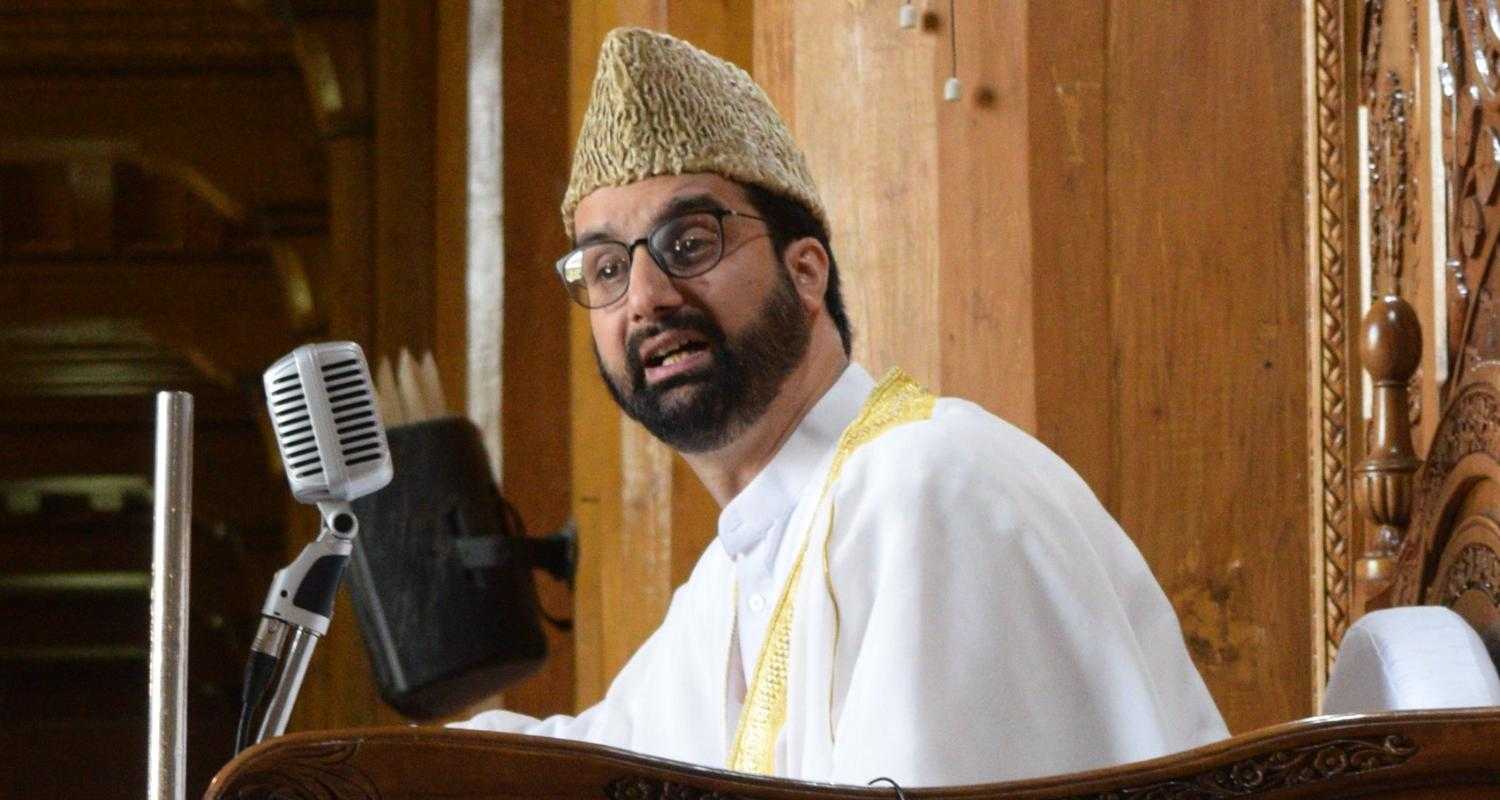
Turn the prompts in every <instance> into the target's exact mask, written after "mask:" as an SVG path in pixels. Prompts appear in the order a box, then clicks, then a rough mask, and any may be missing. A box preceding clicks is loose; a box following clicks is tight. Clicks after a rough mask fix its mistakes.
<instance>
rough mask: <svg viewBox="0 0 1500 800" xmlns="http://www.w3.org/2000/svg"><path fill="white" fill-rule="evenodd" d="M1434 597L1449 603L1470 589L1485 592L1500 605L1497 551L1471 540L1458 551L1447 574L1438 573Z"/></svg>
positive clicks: (1499, 567)
mask: <svg viewBox="0 0 1500 800" xmlns="http://www.w3.org/2000/svg"><path fill="white" fill-rule="evenodd" d="M1437 586H1438V587H1441V588H1440V589H1439V591H1440V592H1441V594H1440V595H1439V596H1438V598H1437V601H1438V602H1439V603H1441V604H1443V605H1445V606H1452V605H1453V604H1454V603H1456V602H1458V598H1460V597H1463V596H1464V595H1465V594H1467V593H1469V592H1473V591H1478V592H1482V593H1484V594H1485V595H1486V596H1488V597H1489V599H1490V602H1491V603H1493V604H1494V605H1495V606H1497V607H1500V554H1496V553H1495V551H1494V550H1491V549H1490V548H1488V547H1486V546H1484V545H1482V544H1470V545H1468V546H1467V547H1465V548H1464V549H1463V550H1460V551H1459V553H1458V558H1456V559H1455V560H1454V561H1453V565H1452V566H1451V567H1449V569H1448V574H1447V575H1446V576H1444V575H1439V576H1438V580H1437Z"/></svg>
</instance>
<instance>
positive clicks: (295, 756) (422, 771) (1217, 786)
mask: <svg viewBox="0 0 1500 800" xmlns="http://www.w3.org/2000/svg"><path fill="white" fill-rule="evenodd" d="M1497 735H1500V713H1497V712H1495V711H1493V710H1484V711H1476V710H1469V711H1445V712H1418V713H1406V714H1382V715H1374V716H1367V717H1323V718H1319V719H1314V720H1303V721H1300V722H1295V723H1291V724H1287V725H1281V726H1277V727H1274V728H1270V729H1266V730H1261V731H1256V732H1254V733H1252V734H1248V735H1244V736H1239V737H1236V738H1234V739H1231V740H1229V741H1226V742H1221V743H1218V744H1214V745H1210V746H1208V747H1203V748H1199V749H1197V750H1192V751H1189V752H1186V753H1180V754H1177V755H1175V756H1171V757H1168V758H1162V759H1155V760H1152V761H1148V762H1141V763H1138V764H1128V765H1123V766H1119V767H1114V768H1110V769H1104V770H1097V771H1093V772H1086V773H1080V774H1075V775H1059V776H1053V777H1046V778H1039V779H1033V780H1025V781H1013V782H1005V783H990V784H982V785H975V786H951V787H902V786H891V785H885V784H886V783H888V782H876V783H875V784H874V785H872V786H835V785H829V784H822V783H806V782H802V781H793V780H785V779H767V778H761V777H758V776H750V775H743V774H737V773H731V772H725V771H721V770H713V769H705V768H702V767H695V766H689V765H685V764H679V763H675V762H670V761H663V760H660V759H654V758H649V757H646V756H641V755H636V754H632V753H626V752H622V751H619V750H613V749H610V748H604V747H599V746H596V745H591V744H584V743H577V742H564V741H559V740H551V739H539V738H533V737H522V736H514V735H506V734H484V733H476V732H472V731H446V730H432V729H410V728H408V729H401V730H398V729H370V730H363V731H346V732H339V733H333V734H300V735H293V736H290V737H285V738H282V739H279V740H274V741H272V742H268V743H265V744H262V745H260V746H258V747H256V748H254V749H252V750H250V751H247V752H246V753H244V754H242V755H241V756H239V757H238V758H236V759H235V761H234V762H232V763H231V764H229V765H228V766H226V767H225V769H224V770H223V771H222V772H220V774H219V775H218V777H217V778H215V782H214V784H213V786H212V788H211V789H210V791H209V793H208V795H207V798H208V800H221V799H222V800H230V799H231V798H232V800H263V799H264V798H269V797H277V798H283V799H285V800H292V799H295V800H344V799H345V798H347V800H369V799H370V798H376V797H379V798H383V799H384V800H398V799H400V798H411V799H412V800H415V798H419V797H422V798H425V797H444V798H453V799H454V800H456V799H457V798H476V800H477V798H495V797H504V798H512V800H527V799H534V800H543V798H553V799H554V800H574V799H575V798H576V800H593V799H595V798H600V797H603V798H606V800H891V798H895V799H896V800H904V798H907V797H911V798H925V800H1003V799H1004V798H1016V799H1018V800H1019V798H1027V799H1028V800H1224V798H1240V797H1250V798H1264V799H1269V798H1278V799H1284V800H1291V798H1309V797H1317V798H1354V797H1360V798H1391V799H1392V800H1394V798H1416V797H1422V798H1434V797H1441V798H1457V797H1464V798H1470V800H1474V799H1476V798H1495V797H1500V766H1497V765H1500V760H1497V753H1496V747H1497V745H1496V744H1495V742H1496V741H1497V738H1496V737H1497Z"/></svg>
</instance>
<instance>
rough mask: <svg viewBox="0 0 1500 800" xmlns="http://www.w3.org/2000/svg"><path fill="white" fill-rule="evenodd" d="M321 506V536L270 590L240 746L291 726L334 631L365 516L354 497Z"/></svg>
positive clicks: (249, 668)
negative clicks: (338, 599)
mask: <svg viewBox="0 0 1500 800" xmlns="http://www.w3.org/2000/svg"><path fill="white" fill-rule="evenodd" d="M318 511H319V512H320V513H321V515H322V518H323V519H322V525H321V527H320V530H319V531H318V537H317V538H316V539H314V540H313V541H311V542H309V543H308V545H307V546H306V547H304V548H302V552H301V553H300V554H298V555H297V558H296V559H295V560H293V561H292V563H290V564H288V565H287V566H285V567H283V568H281V569H280V570H278V571H277V573H276V575H275V577H274V578H272V579H271V588H270V589H269V590H268V591H267V592H266V602H265V604H264V605H263V606H262V607H261V621H260V627H259V628H258V629H257V630H256V633H255V641H254V643H253V644H252V645H251V648H250V650H251V653H250V662H249V663H248V664H247V665H246V666H245V687H244V696H243V697H242V698H241V709H240V724H239V730H238V733H237V735H236V742H235V751H236V752H238V751H240V750H243V749H245V748H246V747H248V746H249V745H251V744H255V743H256V742H260V741H263V740H265V739H268V738H270V737H272V736H280V735H281V734H282V733H283V732H285V731H286V726H287V721H288V720H290V719H291V716H292V707H293V706H294V705H295V704H296V702H297V692H298V691H299V690H300V689H301V688H302V678H303V677H304V676H305V675H306V674H307V664H308V662H309V661H310V660H311V659H312V654H313V649H314V648H315V647H317V644H318V640H319V639H321V638H322V637H323V635H324V634H326V633H327V632H328V624H329V621H330V620H331V618H332V617H333V601H334V597H335V596H336V595H337V594H338V588H339V581H340V580H341V579H342V578H343V574H344V566H345V565H346V564H348V563H349V554H350V553H351V552H353V550H354V537H355V535H356V534H357V533H359V520H358V519H357V518H356V517H355V516H354V512H353V511H352V510H351V509H350V507H349V504H348V503H343V502H329V503H319V504H318ZM278 666H279V667H280V669H279V670H278V669H277V668H278ZM273 684H274V686H273ZM268 688H270V689H271V693H270V700H269V701H268V702H267V703H266V707H265V712H264V713H263V714H262V715H261V717H260V722H259V724H258V725H257V724H256V723H255V721H254V719H255V711H256V709H257V708H258V707H259V706H260V704H261V700H262V699H263V698H264V697H265V694H266V690H267V689H268ZM252 731H254V735H253V738H252V736H251V732H252Z"/></svg>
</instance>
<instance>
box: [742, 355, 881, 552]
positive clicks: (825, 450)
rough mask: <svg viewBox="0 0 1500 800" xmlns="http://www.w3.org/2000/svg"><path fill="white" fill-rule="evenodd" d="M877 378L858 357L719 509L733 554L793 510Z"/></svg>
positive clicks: (745, 548) (751, 544) (749, 545)
mask: <svg viewBox="0 0 1500 800" xmlns="http://www.w3.org/2000/svg"><path fill="white" fill-rule="evenodd" d="M874 388H875V379H874V378H872V377H870V373H868V372H866V371H865V368H864V367H861V366H860V365H858V364H855V363H854V362H852V361H851V362H849V366H848V367H846V368H845V369H844V372H843V374H842V375H840V376H839V379H838V380H837V381H834V383H833V386H831V387H829V389H828V391H827V392H826V393H825V394H824V395H823V397H822V398H821V399H819V400H818V402H817V404H816V405H814V406H813V408H812V411H810V412H808V414H807V416H805V417H803V418H802V421H801V422H800V423H798V424H797V428H796V429H795V430H794V431H792V435H791V436H789V437H787V440H786V442H785V443H783V444H782V445H781V449H780V450H778V451H776V456H775V457H774V458H772V459H771V463H769V464H767V465H766V466H765V468H764V469H762V470H761V471H760V474H758V475H756V476H755V478H754V480H752V481H750V485H749V486H746V487H745V488H744V489H743V490H741V491H740V493H739V494H738V495H735V497H734V499H733V500H731V501H729V505H727V506H725V507H724V510H723V511H722V512H721V513H720V514H719V542H720V544H722V545H723V547H724V550H725V551H726V552H727V553H728V554H729V557H730V558H732V559H738V558H739V557H740V556H742V555H744V554H745V553H747V552H749V551H750V550H751V549H753V548H754V547H755V546H756V544H757V543H759V542H760V540H761V538H762V537H764V536H765V534H766V532H767V531H768V530H771V529H772V528H773V527H774V526H775V525H776V523H777V522H779V521H781V520H782V519H784V518H785V517H786V516H787V515H789V514H791V513H792V510H793V509H794V508H795V507H796V505H797V500H798V499H799V498H800V497H801V495H802V493H803V492H804V491H805V490H806V489H807V487H808V486H809V485H810V484H812V483H814V482H815V478H816V476H815V475H814V474H813V473H814V471H815V470H816V469H817V468H818V465H819V464H820V463H821V462H822V461H823V460H824V458H825V457H826V456H827V455H828V454H829V453H830V452H831V451H832V450H833V448H834V447H835V446H836V445H837V444H838V440H839V436H840V435H842V434H843V432H844V428H846V427H848V425H849V423H851V422H853V421H854V418H855V417H857V416H859V409H860V407H861V406H863V405H864V402H865V398H866V397H868V396H869V394H870V391H871V390H872V389H874Z"/></svg>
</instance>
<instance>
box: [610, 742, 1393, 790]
mask: <svg viewBox="0 0 1500 800" xmlns="http://www.w3.org/2000/svg"><path fill="white" fill-rule="evenodd" d="M1417 749H1418V748H1417V745H1416V744H1415V743H1414V742H1412V741H1411V740H1410V739H1408V738H1407V737H1405V736H1401V735H1399V734H1393V735H1390V736H1375V737H1365V738H1355V739H1339V740H1335V741H1332V742H1320V743H1318V744H1314V745H1306V746H1303V747H1294V748H1289V749H1286V750H1278V751H1276V752H1272V753H1267V754H1265V755H1262V756H1256V757H1254V758H1247V759H1244V760H1242V761H1236V762H1235V763H1233V764H1227V765H1225V766H1222V767H1218V768H1216V769H1212V770H1209V771H1207V772H1203V773H1200V774H1197V775H1192V776H1189V777H1185V778H1181V779H1177V780H1170V781H1161V782H1157V783H1151V784H1147V785H1144V786H1138V787H1129V788H1124V789H1116V790H1112V791H1108V792H1096V793H1093V794H1087V795H1077V796H1075V797H1073V798H1069V800H1221V799H1222V798H1232V797H1255V796H1257V795H1261V794H1269V793H1271V792H1275V791H1280V790H1282V789H1287V788H1290V787H1294V786H1305V785H1309V784H1315V783H1320V782H1323V781H1330V780H1335V779H1339V778H1346V777H1350V776H1353V775H1359V774H1362V773H1366V772H1370V771H1372V770H1377V769H1382V768H1384V767H1393V766H1396V765H1398V764H1402V763H1404V762H1405V761H1406V760H1407V759H1409V758H1411V757H1412V755H1413V754H1415V753H1416V752H1417ZM897 793H898V795H902V794H903V793H902V792H901V791H900V789H899V788H898V789H897ZM604 796H605V797H606V798H607V799H608V800H747V797H746V796H742V795H733V794H723V793H720V792H714V791H709V790H707V789H699V788H696V787H693V786H688V785H685V784H681V783H676V782H674V781H662V780H657V779H654V778H644V777H629V778H618V779H616V780H614V781H611V782H610V783H609V784H608V785H607V786H605V787H604Z"/></svg>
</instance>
